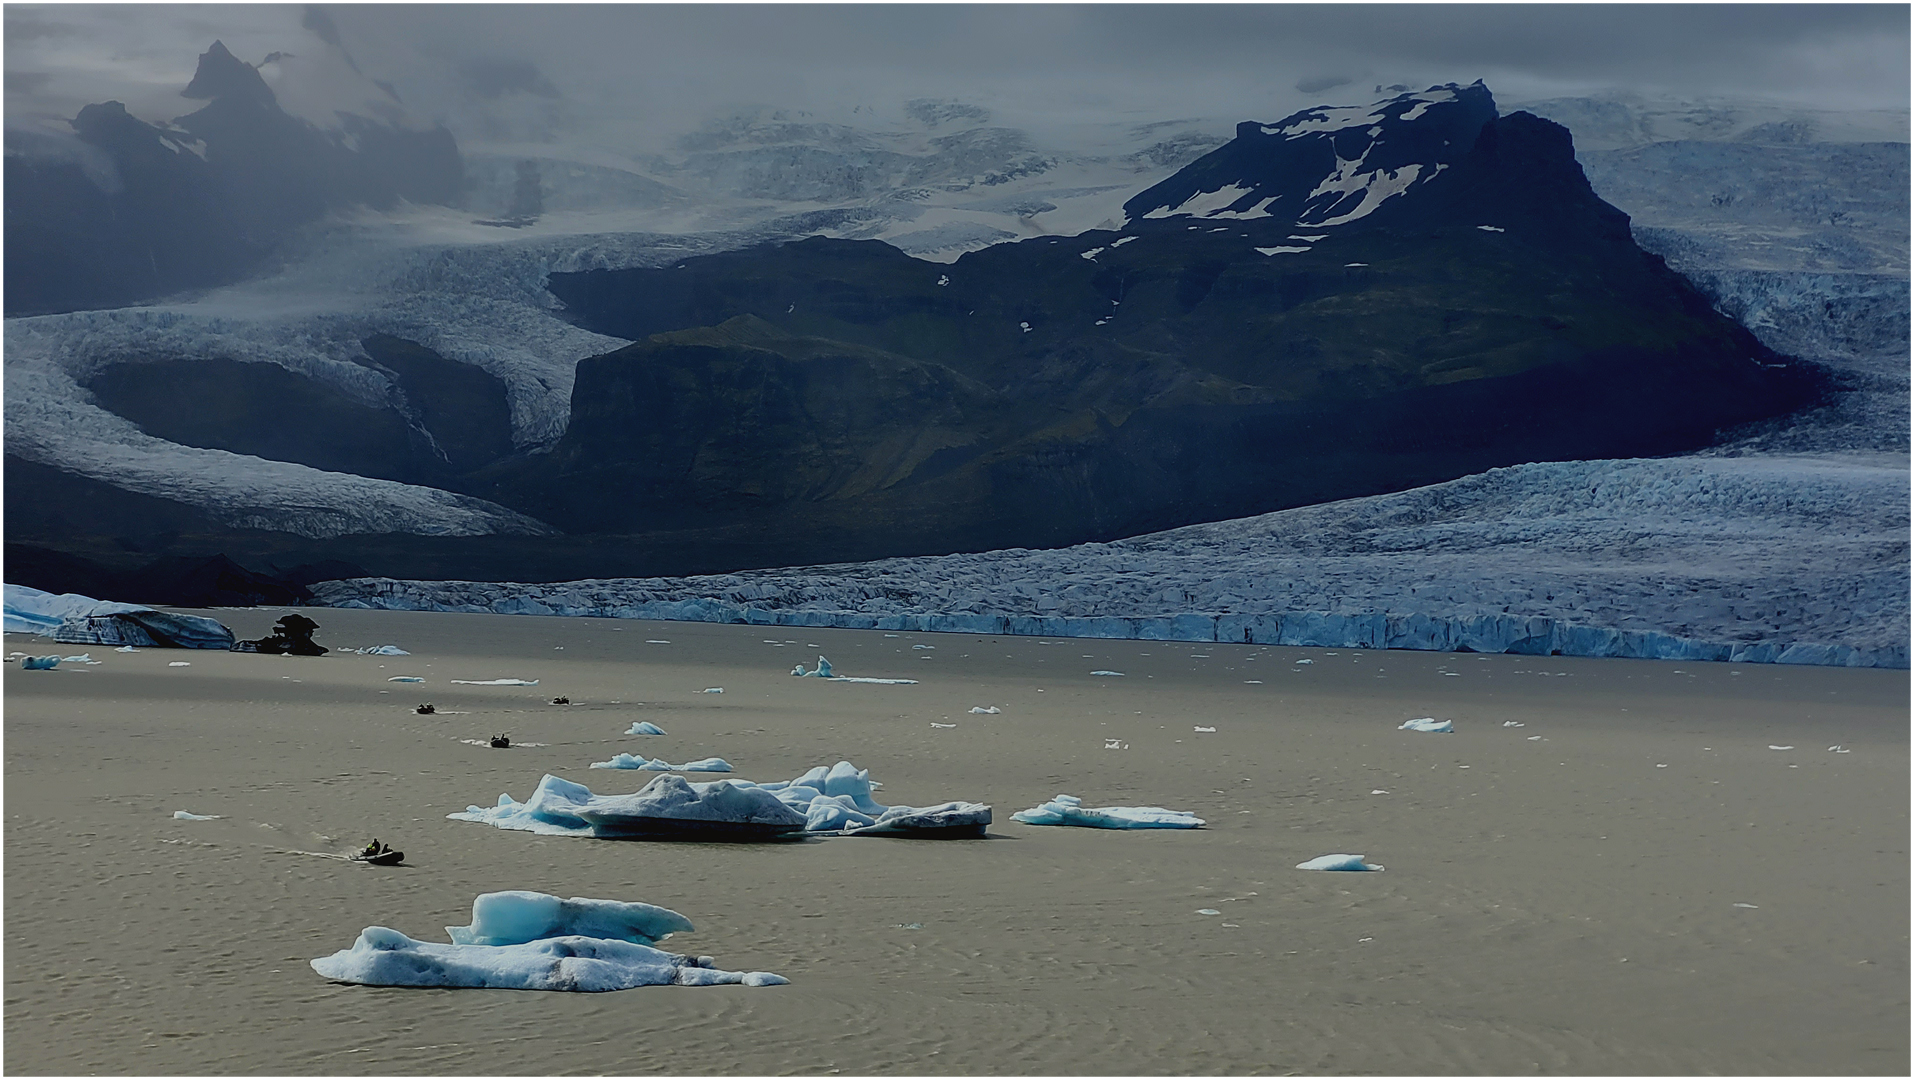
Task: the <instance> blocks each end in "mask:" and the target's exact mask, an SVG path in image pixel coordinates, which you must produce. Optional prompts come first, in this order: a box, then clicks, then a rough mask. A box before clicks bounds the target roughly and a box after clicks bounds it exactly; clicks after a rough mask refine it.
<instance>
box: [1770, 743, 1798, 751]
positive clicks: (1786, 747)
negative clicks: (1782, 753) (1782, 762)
mask: <svg viewBox="0 0 1914 1080" xmlns="http://www.w3.org/2000/svg"><path fill="white" fill-rule="evenodd" d="M1768 749H1770V750H1792V749H1794V747H1792V746H1775V745H1774V744H1772V743H1770V744H1769V745H1768Z"/></svg>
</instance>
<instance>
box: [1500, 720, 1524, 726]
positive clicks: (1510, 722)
mask: <svg viewBox="0 0 1914 1080" xmlns="http://www.w3.org/2000/svg"><path fill="white" fill-rule="evenodd" d="M1502 726H1503V727H1527V726H1528V725H1527V724H1524V723H1523V722H1522V721H1520V720H1504V721H1502Z"/></svg>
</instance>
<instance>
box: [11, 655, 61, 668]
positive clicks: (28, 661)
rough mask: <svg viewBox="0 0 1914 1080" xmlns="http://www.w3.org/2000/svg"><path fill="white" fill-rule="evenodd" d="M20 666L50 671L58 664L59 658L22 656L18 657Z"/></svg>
mask: <svg viewBox="0 0 1914 1080" xmlns="http://www.w3.org/2000/svg"><path fill="white" fill-rule="evenodd" d="M20 666H21V667H22V668H24V669H26V670H27V671H52V670H53V669H54V668H56V667H59V666H60V658H59V657H57V656H23V657H21V658H20Z"/></svg>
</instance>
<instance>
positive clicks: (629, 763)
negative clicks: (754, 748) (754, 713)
mask: <svg viewBox="0 0 1914 1080" xmlns="http://www.w3.org/2000/svg"><path fill="white" fill-rule="evenodd" d="M659 734H661V735H662V734H664V733H663V732H659ZM591 767H592V768H594V769H645V770H647V771H650V772H730V771H731V763H730V762H728V761H726V760H725V759H723V758H717V757H710V758H699V759H698V760H697V761H687V762H685V763H684V764H683V765H673V764H671V763H670V762H668V761H665V760H664V759H662V758H642V757H638V756H636V755H633V754H614V755H613V756H612V758H611V760H610V761H594V762H592V763H591Z"/></svg>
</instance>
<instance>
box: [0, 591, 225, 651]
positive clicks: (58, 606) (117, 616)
mask: <svg viewBox="0 0 1914 1080" xmlns="http://www.w3.org/2000/svg"><path fill="white" fill-rule="evenodd" d="M3 591H4V593H5V597H6V601H5V622H6V632H7V633H9V634H14V633H26V634H40V635H42V636H45V637H51V638H52V639H53V640H55V641H58V642H61V643H62V644H70V645H113V646H122V647H124V646H152V647H170V648H179V649H230V648H232V647H233V632H232V631H231V630H230V629H228V628H227V627H226V626H225V624H223V623H220V622H218V621H216V620H214V619H208V618H206V617H205V616H203V615H181V614H178V613H177V612H171V611H156V610H154V609H153V608H150V607H147V606H145V605H143V604H121V603H116V602H114V601H110V600H95V599H93V598H92V597H90V596H81V595H80V594H79V593H61V594H58V595H55V594H53V593H49V592H43V591H41V590H39V589H32V588H28V587H27V586H25V585H7V586H5V588H4V590H3Z"/></svg>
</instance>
